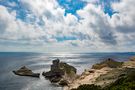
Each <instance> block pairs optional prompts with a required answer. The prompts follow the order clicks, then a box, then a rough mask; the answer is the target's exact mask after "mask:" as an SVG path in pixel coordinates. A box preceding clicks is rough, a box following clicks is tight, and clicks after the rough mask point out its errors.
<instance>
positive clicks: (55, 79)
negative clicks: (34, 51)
mask: <svg viewBox="0 0 135 90" xmlns="http://www.w3.org/2000/svg"><path fill="white" fill-rule="evenodd" d="M42 75H43V76H45V78H46V79H49V80H50V81H51V82H52V83H59V82H60V81H61V80H62V79H63V77H68V78H70V77H72V78H73V76H74V75H76V68H74V67H73V66H71V65H68V64H67V63H64V62H60V60H59V59H56V60H53V61H52V65H51V69H50V71H48V72H43V73H42Z"/></svg>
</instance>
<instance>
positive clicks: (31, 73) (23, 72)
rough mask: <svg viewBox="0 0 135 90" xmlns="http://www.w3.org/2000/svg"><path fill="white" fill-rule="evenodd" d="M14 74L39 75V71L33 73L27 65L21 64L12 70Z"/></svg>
mask: <svg viewBox="0 0 135 90" xmlns="http://www.w3.org/2000/svg"><path fill="white" fill-rule="evenodd" d="M13 73H14V74H16V75H19V76H30V77H39V76H40V74H39V73H33V72H32V71H31V70H30V69H28V68H27V67H25V66H23V67H21V68H20V69H19V70H17V71H13Z"/></svg>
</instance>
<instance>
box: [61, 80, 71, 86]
mask: <svg viewBox="0 0 135 90" xmlns="http://www.w3.org/2000/svg"><path fill="white" fill-rule="evenodd" d="M68 84H69V82H68V81H67V80H61V81H60V82H59V85H61V86H63V87H64V86H68Z"/></svg>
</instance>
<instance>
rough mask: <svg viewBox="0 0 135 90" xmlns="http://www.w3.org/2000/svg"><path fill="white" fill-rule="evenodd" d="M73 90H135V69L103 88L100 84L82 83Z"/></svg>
mask: <svg viewBox="0 0 135 90" xmlns="http://www.w3.org/2000/svg"><path fill="white" fill-rule="evenodd" d="M72 90H135V71H133V72H131V73H128V75H126V76H122V77H121V78H119V79H118V80H116V81H115V82H114V83H112V84H110V85H109V86H106V87H104V88H101V87H100V86H96V85H93V84H92V85H88V84H85V85H81V86H79V87H78V88H76V89H72Z"/></svg>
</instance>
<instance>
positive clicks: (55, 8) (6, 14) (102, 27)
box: [0, 0, 135, 52]
mask: <svg viewBox="0 0 135 90" xmlns="http://www.w3.org/2000/svg"><path fill="white" fill-rule="evenodd" d="M97 1H98V0H97ZM20 3H21V5H22V6H23V7H24V8H25V9H26V10H27V11H29V13H28V14H27V18H26V19H28V20H29V19H30V18H31V17H32V16H34V19H35V20H34V21H33V23H29V22H25V21H22V20H21V19H18V18H17V17H16V14H17V13H16V11H9V10H8V8H7V7H5V6H2V5H1V6H0V27H1V28H0V40H1V42H2V43H3V42H6V43H9V44H11V43H17V44H18V45H24V44H25V45H35V44H38V45H42V47H40V48H45V49H47V48H54V51H58V50H59V51H68V50H69V51H70V50H76V51H79V50H80V51H87V52H89V51H102V50H103V51H125V50H127V51H129V50H132V49H133V48H135V47H134V46H133V45H134V44H135V40H134V38H135V30H134V28H135V13H134V12H133V9H134V8H135V1H133V0H121V2H119V3H113V4H112V7H113V9H114V10H116V11H117V12H118V13H115V14H114V15H112V17H110V16H109V15H108V14H105V13H104V11H103V10H102V6H95V4H93V3H94V2H93V0H92V2H89V3H87V5H86V6H85V7H84V8H83V9H80V10H78V11H77V14H78V16H79V17H80V19H79V20H78V17H76V16H75V15H73V14H67V15H66V16H65V15H64V14H65V9H64V8H61V6H60V5H59V4H58V3H57V1H56V0H34V1H33V0H21V1H20ZM39 23H40V24H39ZM1 42H0V44H1V45H2V43H1ZM129 45H130V46H131V49H129V48H127V47H128V46H129ZM38 48H39V47H38ZM49 50H50V49H48V51H49ZM52 51H53V50H52Z"/></svg>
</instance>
